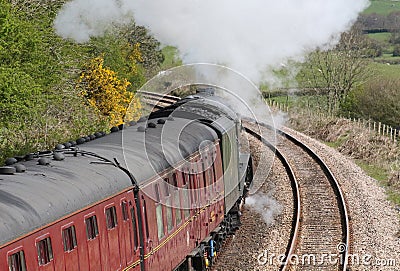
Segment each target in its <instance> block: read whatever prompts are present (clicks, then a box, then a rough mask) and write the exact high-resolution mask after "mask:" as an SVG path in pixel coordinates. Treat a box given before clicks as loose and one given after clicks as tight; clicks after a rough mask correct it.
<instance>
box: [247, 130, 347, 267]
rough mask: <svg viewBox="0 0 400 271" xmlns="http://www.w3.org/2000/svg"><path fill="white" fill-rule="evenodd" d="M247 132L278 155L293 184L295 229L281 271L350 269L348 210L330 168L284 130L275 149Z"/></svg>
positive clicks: (256, 135)
mask: <svg viewBox="0 0 400 271" xmlns="http://www.w3.org/2000/svg"><path fill="white" fill-rule="evenodd" d="M261 126H262V127H263V129H269V130H270V129H272V128H271V127H269V126H268V125H264V124H261ZM245 129H246V132H248V133H249V134H251V135H252V136H255V137H256V138H258V139H259V140H261V141H262V142H263V143H264V144H266V145H267V146H268V147H269V148H271V149H272V150H273V151H274V152H275V153H276V155H277V157H278V158H279V159H280V160H281V162H282V163H283V165H284V166H285V168H286V171H287V173H288V175H289V178H290V179H291V181H292V189H293V198H294V200H295V204H294V206H295V208H294V211H293V226H292V232H291V238H290V239H291V240H290V241H289V243H288V246H287V249H286V254H285V258H284V259H283V261H282V262H283V263H282V265H281V267H280V270H283V271H284V270H347V266H348V263H347V259H348V247H349V220H348V215H347V208H346V203H345V199H344V197H343V194H342V192H341V189H340V186H339V184H338V183H337V181H336V179H335V177H334V176H333V174H332V173H331V171H330V170H329V168H328V167H327V166H326V165H325V163H324V162H323V161H322V159H320V158H319V157H318V155H317V154H315V153H314V152H313V151H312V150H310V149H309V148H308V147H307V146H306V145H304V144H303V143H301V142H300V141H299V140H297V139H296V138H294V137H292V136H291V135H289V134H287V133H285V132H283V131H281V130H277V134H278V137H279V139H278V141H279V143H278V144H277V147H274V146H272V145H271V144H270V143H269V142H267V141H266V140H265V139H264V138H263V137H262V136H261V135H260V134H259V133H257V132H255V131H254V129H252V128H251V126H250V125H246V127H245Z"/></svg>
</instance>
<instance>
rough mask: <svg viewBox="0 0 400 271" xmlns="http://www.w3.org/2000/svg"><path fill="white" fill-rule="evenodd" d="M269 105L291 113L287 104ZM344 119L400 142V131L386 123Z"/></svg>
mask: <svg viewBox="0 0 400 271" xmlns="http://www.w3.org/2000/svg"><path fill="white" fill-rule="evenodd" d="M267 104H268V105H269V106H270V107H271V108H272V109H273V110H279V111H282V112H289V111H290V107H289V106H288V105H287V104H285V103H279V102H277V101H274V100H267ZM302 110H304V111H307V112H306V113H308V114H309V115H313V116H318V117H324V118H334V117H335V116H333V115H330V114H328V113H326V112H323V111H321V110H317V109H311V108H307V109H302ZM342 118H344V119H347V120H350V121H352V122H354V123H356V124H357V125H358V126H359V127H365V128H368V129H369V131H374V132H375V133H377V134H378V135H383V136H386V137H388V138H390V139H391V140H392V141H394V142H399V141H400V129H396V128H394V127H392V126H390V125H386V124H384V123H381V122H376V121H373V120H366V119H360V118H357V119H356V118H346V117H342Z"/></svg>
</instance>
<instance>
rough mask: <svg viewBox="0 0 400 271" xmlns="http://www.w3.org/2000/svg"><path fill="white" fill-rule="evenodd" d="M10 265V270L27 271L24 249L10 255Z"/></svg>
mask: <svg viewBox="0 0 400 271" xmlns="http://www.w3.org/2000/svg"><path fill="white" fill-rule="evenodd" d="M8 267H9V270H10V271H26V264H25V255H24V251H23V250H21V251H18V252H17V253H14V254H12V255H10V256H8Z"/></svg>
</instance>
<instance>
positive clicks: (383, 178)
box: [355, 160, 389, 184]
mask: <svg viewBox="0 0 400 271" xmlns="http://www.w3.org/2000/svg"><path fill="white" fill-rule="evenodd" d="M355 162H356V164H357V165H358V166H359V167H360V168H362V169H363V170H364V171H365V172H366V173H367V174H368V176H370V177H372V178H374V179H375V180H377V181H379V182H380V183H381V184H386V182H387V180H388V177H389V173H388V172H387V171H386V170H385V169H383V168H382V167H379V166H375V165H371V164H368V163H367V162H365V161H363V160H355Z"/></svg>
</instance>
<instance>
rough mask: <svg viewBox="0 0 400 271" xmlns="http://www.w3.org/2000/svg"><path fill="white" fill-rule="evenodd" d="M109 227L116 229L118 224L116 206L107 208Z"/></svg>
mask: <svg viewBox="0 0 400 271" xmlns="http://www.w3.org/2000/svg"><path fill="white" fill-rule="evenodd" d="M106 220H107V229H109V230H110V229H114V228H115V227H116V226H117V213H116V210H115V206H112V207H110V208H108V209H106Z"/></svg>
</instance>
